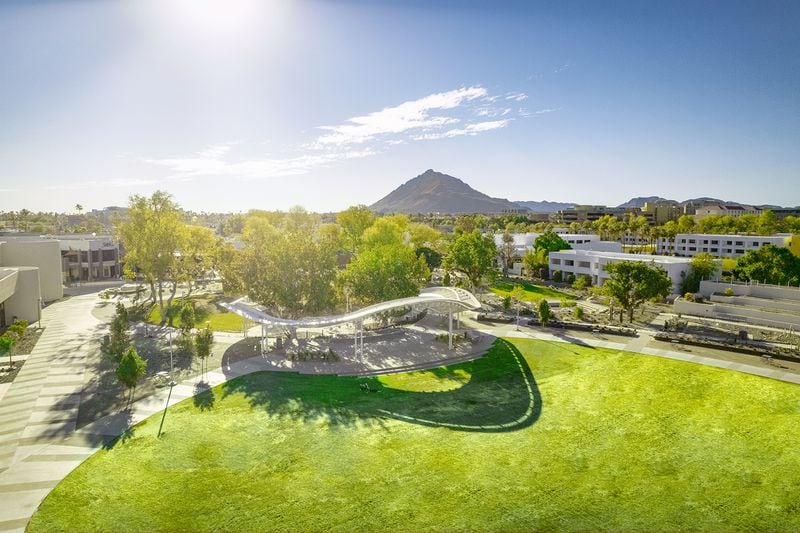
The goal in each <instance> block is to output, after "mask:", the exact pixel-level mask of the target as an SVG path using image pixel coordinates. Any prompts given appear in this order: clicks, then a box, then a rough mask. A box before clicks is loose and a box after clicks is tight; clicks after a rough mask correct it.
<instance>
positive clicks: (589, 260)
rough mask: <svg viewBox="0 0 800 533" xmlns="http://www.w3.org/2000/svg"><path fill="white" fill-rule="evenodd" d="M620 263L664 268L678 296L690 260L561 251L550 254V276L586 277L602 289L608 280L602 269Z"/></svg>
mask: <svg viewBox="0 0 800 533" xmlns="http://www.w3.org/2000/svg"><path fill="white" fill-rule="evenodd" d="M620 261H638V262H644V263H650V264H653V265H655V266H659V267H661V268H663V269H664V270H665V271H666V273H667V276H669V279H670V280H671V281H672V292H673V293H674V294H678V293H679V292H680V287H681V284H682V283H683V279H684V277H686V275H687V274H688V272H689V269H690V268H691V259H688V258H684V257H671V256H664V255H650V254H626V253H620V252H601V251H593V250H562V251H560V252H550V261H549V263H550V264H549V268H550V276H551V277H552V276H553V273H554V272H555V271H556V270H560V271H561V272H562V273H564V274H574V275H575V276H576V277H577V276H580V275H585V276H589V277H590V278H591V280H592V284H593V285H602V284H603V282H604V281H605V280H607V279H609V278H610V277H611V276H610V275H609V274H608V272H606V270H605V265H607V264H609V263H618V262H620Z"/></svg>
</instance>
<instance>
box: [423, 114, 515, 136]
mask: <svg viewBox="0 0 800 533" xmlns="http://www.w3.org/2000/svg"><path fill="white" fill-rule="evenodd" d="M510 122H511V121H510V120H509V119H504V120H487V121H485V122H475V123H473V124H468V125H467V126H466V127H464V128H455V129H450V130H447V131H443V132H441V133H425V134H423V135H417V136H415V137H414V140H415V141H433V140H436V139H448V138H451V137H460V136H461V135H478V134H479V133H483V132H485V131H491V130H496V129H500V128H505V127H506V126H508V124H509V123H510Z"/></svg>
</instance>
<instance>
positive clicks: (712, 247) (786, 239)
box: [656, 233, 796, 258]
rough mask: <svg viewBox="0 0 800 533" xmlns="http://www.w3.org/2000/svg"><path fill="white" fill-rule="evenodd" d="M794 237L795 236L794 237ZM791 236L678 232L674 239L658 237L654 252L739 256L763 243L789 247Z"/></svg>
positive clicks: (690, 255)
mask: <svg viewBox="0 0 800 533" xmlns="http://www.w3.org/2000/svg"><path fill="white" fill-rule="evenodd" d="M794 238H796V237H794ZM792 240H793V237H792V235H791V234H790V233H779V234H777V235H719V234H712V233H678V234H677V235H675V239H674V240H672V239H664V238H661V239H658V243H657V246H656V252H657V253H659V254H672V255H676V256H678V257H694V256H695V255H697V254H699V253H708V254H711V255H713V256H714V257H733V258H739V257H742V256H743V255H744V254H746V253H747V252H749V251H750V250H759V249H760V248H762V247H763V246H764V245H765V244H772V245H773V246H778V247H781V248H785V247H789V246H790V245H791V241H792Z"/></svg>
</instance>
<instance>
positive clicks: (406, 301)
mask: <svg viewBox="0 0 800 533" xmlns="http://www.w3.org/2000/svg"><path fill="white" fill-rule="evenodd" d="M221 305H222V307H224V308H225V309H228V310H229V311H231V312H233V313H236V314H237V315H241V316H243V317H244V318H246V319H248V320H252V321H254V322H258V323H260V324H264V325H267V326H277V327H284V328H321V327H328V326H335V325H337V324H346V323H349V322H360V321H362V320H364V319H365V318H368V317H370V316H373V315H377V314H379V313H385V312H387V311H391V310H392V309H398V308H401V307H408V306H416V307H426V308H430V309H434V310H437V311H452V312H458V311H468V310H476V309H480V307H481V304H480V302H479V301H478V299H477V298H475V296H474V295H473V294H472V293H471V292H469V291H465V290H464V289H458V288H455V287H431V288H426V289H422V290H421V291H420V293H419V296H410V297H408V298H398V299H397V300H389V301H388V302H381V303H379V304H375V305H370V306H367V307H364V308H362V309H358V310H356V311H352V312H350V313H346V314H344V315H335V316H323V317H310V318H301V319H297V320H291V319H287V318H278V317H274V316H272V315H268V314H267V313H265V312H264V311H263V310H261V308H260V307H259V306H257V305H255V304H253V303H252V302H249V301H247V299H246V298H239V299H238V300H235V301H233V302H230V303H223V304H221Z"/></svg>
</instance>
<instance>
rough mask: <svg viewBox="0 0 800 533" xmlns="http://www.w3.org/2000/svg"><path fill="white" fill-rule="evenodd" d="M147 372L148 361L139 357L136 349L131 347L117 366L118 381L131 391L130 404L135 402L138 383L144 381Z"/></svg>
mask: <svg viewBox="0 0 800 533" xmlns="http://www.w3.org/2000/svg"><path fill="white" fill-rule="evenodd" d="M146 371H147V361H145V360H144V359H142V358H141V357H139V354H138V353H136V348H133V347H130V348H128V351H126V352H125V354H124V355H123V356H122V359H120V361H119V365H118V366H117V379H118V380H119V381H120V382H121V383H122V384H123V385H125V387H126V388H128V390H129V391H130V395H129V397H128V403H130V402H131V400H133V395H134V394H135V392H136V383H137V382H138V381H139V380H140V379H142V376H144V374H145V372H146Z"/></svg>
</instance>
